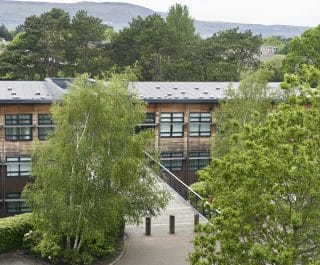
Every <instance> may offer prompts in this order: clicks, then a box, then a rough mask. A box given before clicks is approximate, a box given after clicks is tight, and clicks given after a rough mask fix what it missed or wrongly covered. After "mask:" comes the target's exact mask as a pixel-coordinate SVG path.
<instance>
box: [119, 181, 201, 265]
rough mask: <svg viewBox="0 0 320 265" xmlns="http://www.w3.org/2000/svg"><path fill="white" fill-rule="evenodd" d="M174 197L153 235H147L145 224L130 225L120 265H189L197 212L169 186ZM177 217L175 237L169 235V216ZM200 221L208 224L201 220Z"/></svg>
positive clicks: (154, 221) (153, 224) (154, 223)
mask: <svg viewBox="0 0 320 265" xmlns="http://www.w3.org/2000/svg"><path fill="white" fill-rule="evenodd" d="M160 185H161V186H164V187H166V188H167V189H168V190H169V192H170V193H171V195H172V200H171V201H170V203H169V205H168V207H167V208H166V209H165V210H163V211H162V212H161V214H160V215H159V216H158V217H157V218H154V219H151V236H146V235H145V224H143V225H140V226H127V227H126V234H127V235H128V239H127V249H126V252H125V254H124V255H123V257H122V258H121V259H120V260H119V262H117V263H116V265H185V264H188V260H187V259H188V253H189V252H190V251H192V243H191V240H192V239H193V238H194V236H195V234H194V211H193V209H192V207H191V206H190V205H189V204H188V203H187V202H186V201H185V200H184V199H183V198H182V197H180V196H179V195H177V194H176V193H175V192H174V191H173V190H172V189H171V188H170V187H168V186H167V185H166V184H163V183H161V184H160ZM170 215H174V216H175V234H169V216H170ZM200 222H205V220H204V219H201V218H200Z"/></svg>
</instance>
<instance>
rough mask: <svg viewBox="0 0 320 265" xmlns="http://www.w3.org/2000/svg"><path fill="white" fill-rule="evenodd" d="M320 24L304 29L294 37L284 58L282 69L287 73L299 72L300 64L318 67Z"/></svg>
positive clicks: (319, 57)
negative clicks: (299, 35)
mask: <svg viewBox="0 0 320 265" xmlns="http://www.w3.org/2000/svg"><path fill="white" fill-rule="evenodd" d="M319 39H320V26H317V27H315V28H312V29H309V30H307V31H305V32H304V33H303V34H302V35H301V37H295V38H294V39H293V40H292V41H291V42H290V46H289V52H288V54H287V56H286V59H285V60H284V69H285V71H286V72H288V73H295V72H298V73H301V71H302V65H304V64H307V65H313V66H314V67H316V68H320V42H319Z"/></svg>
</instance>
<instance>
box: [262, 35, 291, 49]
mask: <svg viewBox="0 0 320 265" xmlns="http://www.w3.org/2000/svg"><path fill="white" fill-rule="evenodd" d="M287 43H288V39H283V38H281V37H280V36H278V37H276V36H271V37H267V38H264V39H263V45H264V46H273V47H276V48H277V49H278V50H282V49H284V48H285V46H286V44H287Z"/></svg>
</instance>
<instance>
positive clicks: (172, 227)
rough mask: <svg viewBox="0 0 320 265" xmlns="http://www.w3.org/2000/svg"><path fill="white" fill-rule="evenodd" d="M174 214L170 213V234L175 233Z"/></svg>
mask: <svg viewBox="0 0 320 265" xmlns="http://www.w3.org/2000/svg"><path fill="white" fill-rule="evenodd" d="M174 219H175V217H174V215H170V229H169V234H174V225H175V224H174Z"/></svg>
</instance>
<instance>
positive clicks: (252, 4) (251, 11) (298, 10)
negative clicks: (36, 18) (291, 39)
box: [33, 0, 320, 26]
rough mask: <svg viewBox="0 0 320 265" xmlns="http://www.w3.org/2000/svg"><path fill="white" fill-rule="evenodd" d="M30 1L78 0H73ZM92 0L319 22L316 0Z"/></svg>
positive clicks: (206, 14) (233, 18)
mask: <svg viewBox="0 0 320 265" xmlns="http://www.w3.org/2000/svg"><path fill="white" fill-rule="evenodd" d="M33 1H41V2H64V3H72V2H78V1H77V0H46V1H44V0H33ZM87 1H90V0H87ZM94 2H127V3H132V4H137V5H141V6H145V7H148V8H150V9H152V10H155V11H167V10H168V8H169V6H171V5H173V4H175V3H181V4H185V5H187V6H188V7H189V11H190V14H191V16H192V17H193V18H196V19H199V20H207V21H227V22H239V23H256V24H268V25H270V24H286V25H301V26H317V25H318V24H320V0H125V1H122V0H114V1H113V0H96V1H94Z"/></svg>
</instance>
